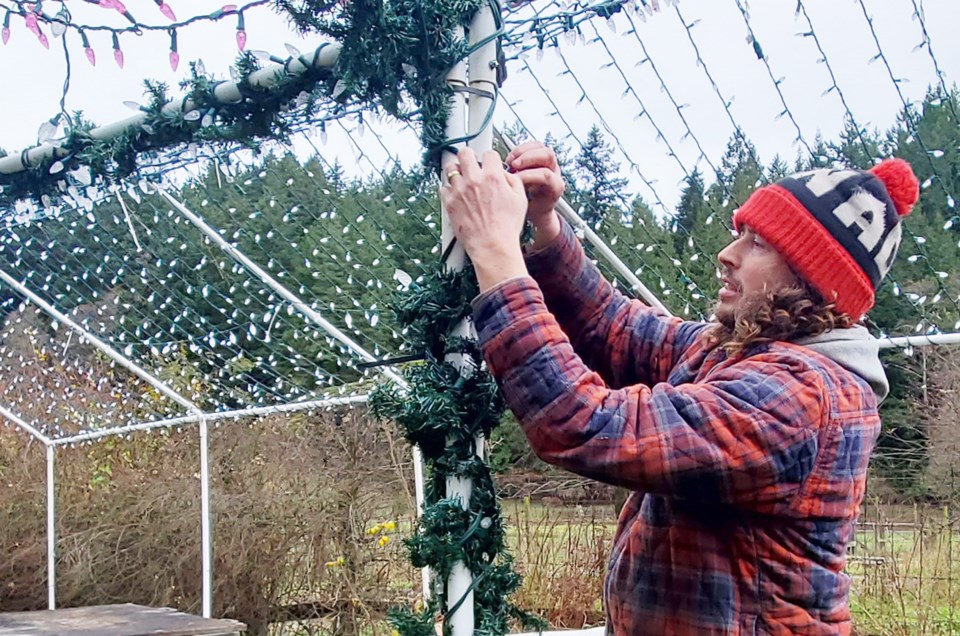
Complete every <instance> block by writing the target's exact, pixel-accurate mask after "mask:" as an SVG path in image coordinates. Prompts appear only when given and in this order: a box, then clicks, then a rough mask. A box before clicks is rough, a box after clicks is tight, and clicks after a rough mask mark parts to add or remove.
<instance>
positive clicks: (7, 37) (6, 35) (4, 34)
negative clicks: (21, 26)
mask: <svg viewBox="0 0 960 636" xmlns="http://www.w3.org/2000/svg"><path fill="white" fill-rule="evenodd" d="M0 38H2V39H3V43H4V44H6V43H7V42H9V41H10V29H8V28H7V27H3V31H2V33H0Z"/></svg>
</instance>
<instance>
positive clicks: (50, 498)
mask: <svg viewBox="0 0 960 636" xmlns="http://www.w3.org/2000/svg"><path fill="white" fill-rule="evenodd" d="M56 453H57V451H56V449H55V448H54V447H53V445H52V444H47V608H48V609H57V507H56V494H57V491H56V487H55V484H54V481H53V480H54V470H53V468H54V460H55V459H56Z"/></svg>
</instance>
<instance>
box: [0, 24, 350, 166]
mask: <svg viewBox="0 0 960 636" xmlns="http://www.w3.org/2000/svg"><path fill="white" fill-rule="evenodd" d="M340 49H341V45H340V44H338V43H328V44H322V45H320V46H319V47H318V48H317V49H315V50H314V51H313V53H312V54H308V55H302V56H300V57H299V58H294V59H291V60H289V61H288V62H287V64H285V65H283V64H269V65H266V66H265V67H264V68H262V69H260V70H259V71H255V72H253V73H251V74H250V77H249V78H247V83H248V84H249V85H250V86H252V87H254V88H274V87H276V86H278V85H279V84H282V83H284V82H287V81H289V79H290V77H292V76H296V75H301V74H303V73H304V72H305V71H307V70H308V69H310V68H330V67H332V66H333V65H334V64H335V63H336V61H337V59H338V58H339V57H340ZM213 95H214V97H215V98H216V99H217V101H219V102H220V103H221V104H232V103H236V102H239V101H241V100H242V99H243V94H242V92H241V89H240V84H239V83H237V82H222V83H220V84H218V85H217V86H216V88H214V90H213ZM195 107H196V106H195V104H194V103H193V102H192V101H191V100H189V99H187V98H186V97H181V98H178V99H175V100H172V101H171V102H169V103H167V105H166V106H164V107H163V113H165V114H174V113H179V112H189V111H191V110H193V109H194V108H195ZM146 119H147V114H146V113H143V112H140V113H137V114H136V115H132V116H130V117H127V118H126V119H123V120H121V121H118V122H114V123H112V124H107V125H105V126H100V127H98V128H94V129H93V130H91V131H90V132H89V133H87V134H88V135H89V136H90V137H91V138H92V139H95V140H102V139H112V138H114V137H117V136H119V135H120V134H122V133H123V132H125V131H127V130H130V129H132V128H139V127H140V126H141V125H143V123H144V122H145V121H146ZM66 154H67V150H66V149H64V148H60V147H58V146H56V145H55V144H50V143H46V144H43V145H40V146H36V147H34V148H30V149H28V150H25V151H23V152H14V153H11V154H10V155H7V156H6V157H2V158H0V174H13V173H15V172H22V171H23V170H26V169H27V168H29V167H30V166H36V165H37V164H38V163H40V162H42V161H43V160H45V159H48V158H51V157H63V156H65V155H66Z"/></svg>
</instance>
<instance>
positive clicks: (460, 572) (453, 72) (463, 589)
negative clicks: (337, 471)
mask: <svg viewBox="0 0 960 636" xmlns="http://www.w3.org/2000/svg"><path fill="white" fill-rule="evenodd" d="M456 35H457V36H458V37H463V33H462V32H460V33H457V34H456ZM447 84H449V85H450V86H451V87H452V88H453V89H454V91H456V92H454V94H453V97H452V98H451V101H450V111H449V115H448V119H447V126H446V136H447V139H456V138H459V137H463V136H464V133H465V132H466V129H467V127H466V100H465V99H464V92H463V90H462V89H464V88H466V86H467V67H466V63H465V62H463V61H461V62H458V63H457V64H456V65H455V66H454V67H453V68H452V69H450V72H449V73H448V74H447ZM461 147H462V144H461ZM456 163H457V158H456V156H454V155H453V153H450V152H445V153H444V154H443V157H442V158H441V160H440V165H441V170H442V172H443V174H442V175H441V179H444V180H446V178H447V176H446V175H447V173H449V172H450V170H451V169H452V168H453V167H454V166H455V165H456ZM440 228H441V231H440V239H441V245H442V248H443V250H442V252H441V253H444V254H445V253H446V252H447V248H448V247H449V245H450V243H451V242H452V241H453V237H454V234H453V228H452V226H451V224H450V219H449V217H448V215H447V211H446V210H445V209H441V225H440ZM465 262H466V253H465V252H464V251H463V247H462V246H460V245H459V244H458V245H455V246H454V249H453V251H452V252H451V253H450V255H449V256H448V257H447V262H446V266H447V268H448V269H451V270H455V271H456V270H460V269H462V268H463V266H464V264H465ZM469 332H470V330H469V327H468V325H467V323H466V322H465V321H464V322H462V323H460V325H458V326H457V327H456V328H455V329H454V334H455V335H458V336H468V335H469ZM448 359H449V360H450V362H452V363H453V364H454V365H456V366H458V367H459V368H460V369H461V372H464V373H470V369H469V368H467V367H468V366H471V365H472V363H471V362H470V361H468V360H465V359H464V357H463V356H461V355H456V356H450V357H449V358H448ZM471 490H472V484H471V483H470V480H466V479H459V478H456V477H449V478H447V483H446V495H447V497H448V498H451V499H459V500H460V504H461V505H462V506H463V507H464V509H466V508H468V507H469V506H470V495H471ZM472 584H473V576H472V574H471V573H470V570H469V568H467V567H466V565H464V563H463V562H462V561H458V562H456V563H455V564H454V565H453V568H452V570H451V572H450V578H449V579H448V580H447V611H448V612H449V611H450V610H452V609H453V606H454V605H457V604H458V603H459V607H458V608H457V610H456V611H455V612H453V613H452V614H449V613H448V615H447V624H448V625H449V628H450V634H451V636H473V632H474V622H475V621H474V607H473V590H472V589H471V586H472ZM461 598H462V599H463V601H462V603H461V602H460V600H461Z"/></svg>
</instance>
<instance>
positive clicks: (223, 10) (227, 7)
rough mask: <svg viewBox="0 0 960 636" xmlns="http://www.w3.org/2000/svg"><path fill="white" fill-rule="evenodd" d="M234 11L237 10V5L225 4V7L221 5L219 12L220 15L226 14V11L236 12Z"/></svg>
mask: <svg viewBox="0 0 960 636" xmlns="http://www.w3.org/2000/svg"><path fill="white" fill-rule="evenodd" d="M236 10H237V5H235V4H225V5H223V8H221V9H220V12H221V13H226V12H227V11H236Z"/></svg>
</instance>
